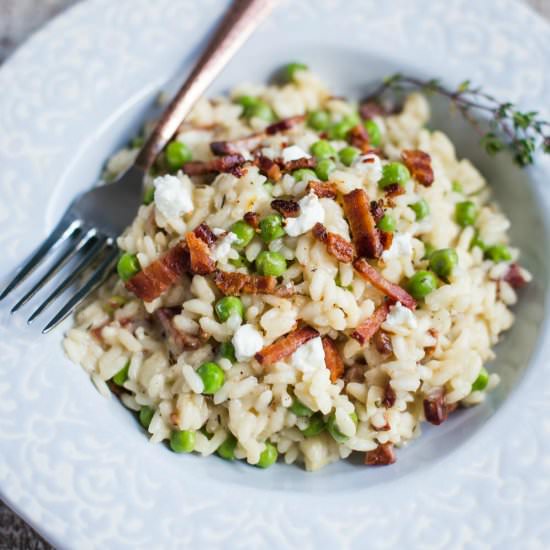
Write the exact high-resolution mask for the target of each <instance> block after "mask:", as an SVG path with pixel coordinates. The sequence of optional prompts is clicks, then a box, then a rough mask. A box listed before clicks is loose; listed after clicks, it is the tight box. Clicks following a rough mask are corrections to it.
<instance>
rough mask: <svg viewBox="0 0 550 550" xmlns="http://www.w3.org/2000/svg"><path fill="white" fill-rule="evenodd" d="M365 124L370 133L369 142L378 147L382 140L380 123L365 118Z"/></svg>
mask: <svg viewBox="0 0 550 550" xmlns="http://www.w3.org/2000/svg"><path fill="white" fill-rule="evenodd" d="M363 126H364V127H365V130H366V131H367V134H368V135H369V144H370V145H372V146H373V147H378V146H379V145H380V142H381V141H382V133H381V132H380V128H379V127H378V124H376V122H374V120H365V122H363Z"/></svg>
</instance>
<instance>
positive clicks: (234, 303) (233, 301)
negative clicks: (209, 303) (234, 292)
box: [214, 296, 244, 323]
mask: <svg viewBox="0 0 550 550" xmlns="http://www.w3.org/2000/svg"><path fill="white" fill-rule="evenodd" d="M214 309H215V311H216V315H217V316H218V319H219V320H220V321H221V322H222V323H223V322H224V321H227V319H229V317H231V316H232V315H238V316H239V317H240V318H241V319H242V318H243V317H244V306H243V303H242V302H241V299H240V298H237V296H224V297H223V298H222V299H221V300H218V301H217V302H216V305H215V306H214Z"/></svg>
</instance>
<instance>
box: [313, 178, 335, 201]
mask: <svg viewBox="0 0 550 550" xmlns="http://www.w3.org/2000/svg"><path fill="white" fill-rule="evenodd" d="M307 190H308V192H310V191H313V192H314V193H315V194H316V195H317V196H318V197H319V198H320V199H335V198H336V197H337V196H338V189H337V187H336V184H335V183H334V182H332V181H310V182H309V183H308V184H307Z"/></svg>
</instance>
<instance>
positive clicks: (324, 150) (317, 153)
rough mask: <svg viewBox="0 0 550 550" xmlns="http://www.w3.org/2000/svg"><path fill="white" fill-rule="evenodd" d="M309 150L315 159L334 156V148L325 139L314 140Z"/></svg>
mask: <svg viewBox="0 0 550 550" xmlns="http://www.w3.org/2000/svg"><path fill="white" fill-rule="evenodd" d="M309 150H310V152H311V154H312V155H313V156H314V157H315V158H317V160H323V159H328V158H330V157H336V149H335V148H334V147H333V146H332V145H331V144H330V143H329V142H328V141H327V140H326V139H320V140H319V141H316V142H315V143H314V144H313V145H312V146H311V147H310V148H309Z"/></svg>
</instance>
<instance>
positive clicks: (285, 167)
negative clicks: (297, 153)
mask: <svg viewBox="0 0 550 550" xmlns="http://www.w3.org/2000/svg"><path fill="white" fill-rule="evenodd" d="M277 164H278V165H279V167H280V168H281V170H282V171H283V172H294V170H298V169H300V168H315V166H317V159H316V158H315V157H302V158H299V159H296V160H289V161H288V162H283V161H278V162H277Z"/></svg>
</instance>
